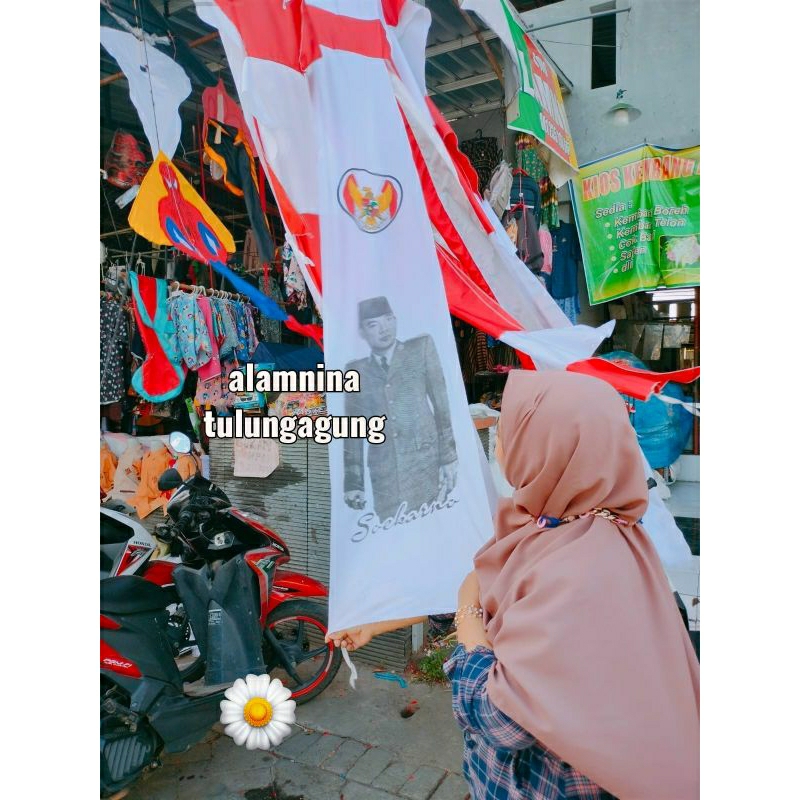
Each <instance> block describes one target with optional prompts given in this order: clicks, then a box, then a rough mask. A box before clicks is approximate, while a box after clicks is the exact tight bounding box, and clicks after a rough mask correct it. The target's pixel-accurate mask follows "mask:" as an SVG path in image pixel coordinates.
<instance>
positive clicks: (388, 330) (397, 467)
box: [344, 297, 458, 520]
mask: <svg viewBox="0 0 800 800" xmlns="http://www.w3.org/2000/svg"><path fill="white" fill-rule="evenodd" d="M358 330H359V335H360V336H361V338H362V339H363V340H364V342H365V343H366V344H367V346H368V347H369V355H367V356H366V357H365V358H360V359H357V360H355V361H351V362H349V363H348V364H347V369H348V370H351V369H354V370H358V372H359V373H360V375H361V391H360V392H358V393H352V394H349V395H347V397H346V401H345V403H346V414H347V415H353V416H366V417H374V416H385V417H386V425H385V428H384V433H385V435H386V439H385V441H384V442H382V443H381V444H368V443H366V442H365V441H364V440H363V439H346V440H345V443H344V500H345V503H347V505H348V506H350V508H354V509H364V508H366V507H367V495H366V491H365V480H366V475H367V474H368V475H369V481H370V488H371V491H372V498H373V503H374V512H375V514H376V515H377V516H378V517H379V518H380V519H381V520H384V519H387V518H388V517H391V516H392V515H394V514H395V513H396V512H397V511H398V509H399V508H400V507H401V506H404V508H403V511H404V513H405V512H414V511H416V510H418V509H420V508H421V507H422V506H430V505H431V504H432V503H434V502H439V503H442V502H444V501H445V500H446V499H447V498H448V496H449V495H450V494H451V493H452V492H453V490H454V488H455V486H456V481H457V472H458V469H457V468H458V458H457V452H456V444H455V439H454V437H453V429H452V425H451V422H450V408H449V402H448V397H447V387H446V384H445V379H444V373H443V372H442V365H441V361H440V359H439V354H438V352H437V350H436V347H435V345H434V341H433V339H432V338H431V336H429V335H427V334H422V335H420V336H415V337H413V338H410V339H406V340H405V341H400V340H399V339H398V338H397V319H396V317H395V315H394V313H393V311H392V308H391V306H390V304H389V301H388V300H387V298H385V297H372V298H369V299H366V300H362V301H361V302H360V303H359V304H358ZM365 451H366V453H365Z"/></svg>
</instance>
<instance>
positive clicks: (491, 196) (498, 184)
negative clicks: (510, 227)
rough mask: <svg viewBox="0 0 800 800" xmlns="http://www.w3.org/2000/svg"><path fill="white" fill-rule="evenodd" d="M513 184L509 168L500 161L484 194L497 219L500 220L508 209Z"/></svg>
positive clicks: (504, 162)
mask: <svg viewBox="0 0 800 800" xmlns="http://www.w3.org/2000/svg"><path fill="white" fill-rule="evenodd" d="M513 183H514V177H513V175H512V174H511V166H510V165H509V164H508V163H507V162H506V161H501V162H500V163H499V164H498V165H497V168H496V169H495V171H494V172H493V173H492V177H491V178H490V180H489V185H488V187H487V188H486V192H484V196H485V197H486V201H487V202H488V203H489V205H490V206H491V207H492V210H493V211H494V213H495V214H497V218H498V219H501V218H502V216H503V212H504V211H505V210H506V209H507V208H508V205H509V201H510V199H511V187H512V185H513Z"/></svg>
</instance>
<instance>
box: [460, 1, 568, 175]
mask: <svg viewBox="0 0 800 800" xmlns="http://www.w3.org/2000/svg"><path fill="white" fill-rule="evenodd" d="M461 8H463V9H464V10H465V11H474V12H475V13H476V14H477V15H478V16H479V17H480V18H481V19H482V20H483V21H484V23H486V25H487V27H489V28H491V30H493V31H494V32H495V33H496V34H497V35H498V36H499V37H500V41H501V42H502V43H503V45H504V46H505V48H506V50H507V52H508V56H509V58H507V59H506V63H510V65H511V70H512V73H513V84H514V91H513V95H514V96H513V99H512V101H511V103H510V104H509V106H508V110H507V112H506V118H507V124H508V127H509V128H511V129H512V130H515V131H523V132H524V133H530V134H532V135H533V136H535V137H536V138H537V139H538V140H539V141H540V142H542V144H544V145H545V147H547V149H548V150H549V151H550V152H551V153H552V154H554V156H555V158H551V159H550V160H549V162H548V165H547V170H548V172H549V174H550V180H552V181H553V183H554V184H555V185H556V186H561V185H562V184H564V183H566V182H567V181H568V180H570V179H571V178H573V177H575V174H576V172H577V171H578V159H577V156H576V155H575V145H574V143H573V141H572V136H571V134H570V132H569V123H568V122H567V112H566V111H565V109H564V99H563V98H562V96H561V87H560V85H559V83H558V73H557V72H556V71H555V69H553V67H552V65H551V64H550V62H549V61H548V59H547V58H546V56H545V55H544V53H543V52H542V50H541V48H540V47H539V46H538V45H537V44H536V42H535V41H534V39H533V37H532V36H529V35H528V34H527V33H526V32H525V23H524V22H523V21H522V20H521V19H520V17H519V15H518V14H517V11H516V9H515V8H514V7H513V6H512V5H511V3H510V2H509V0H461Z"/></svg>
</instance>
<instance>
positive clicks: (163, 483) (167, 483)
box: [158, 469, 183, 492]
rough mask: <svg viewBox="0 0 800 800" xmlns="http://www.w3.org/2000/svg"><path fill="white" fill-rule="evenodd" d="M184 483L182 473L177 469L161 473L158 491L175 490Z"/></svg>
mask: <svg viewBox="0 0 800 800" xmlns="http://www.w3.org/2000/svg"><path fill="white" fill-rule="evenodd" d="M182 483H183V478H181V474H180V472H178V470H176V469H168V470H165V471H164V472H162V473H161V477H160V478H159V479H158V491H159V492H168V491H169V490H170V489H175V488H176V487H178V486H180V485H181V484H182Z"/></svg>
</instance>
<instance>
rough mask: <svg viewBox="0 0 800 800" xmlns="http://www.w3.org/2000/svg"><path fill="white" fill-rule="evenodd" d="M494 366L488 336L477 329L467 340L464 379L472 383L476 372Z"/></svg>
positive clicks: (484, 370)
mask: <svg viewBox="0 0 800 800" xmlns="http://www.w3.org/2000/svg"><path fill="white" fill-rule="evenodd" d="M491 368H492V356H491V354H490V353H489V346H488V340H487V336H486V334H485V333H484V332H483V331H478V330H476V331H475V332H474V333H473V334H472V336H471V337H470V339H469V342H467V353H466V359H465V361H464V370H463V371H464V380H466V381H467V382H468V383H471V382H472V380H473V378H474V377H475V373H476V372H486V371H487V370H490V369H491Z"/></svg>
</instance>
